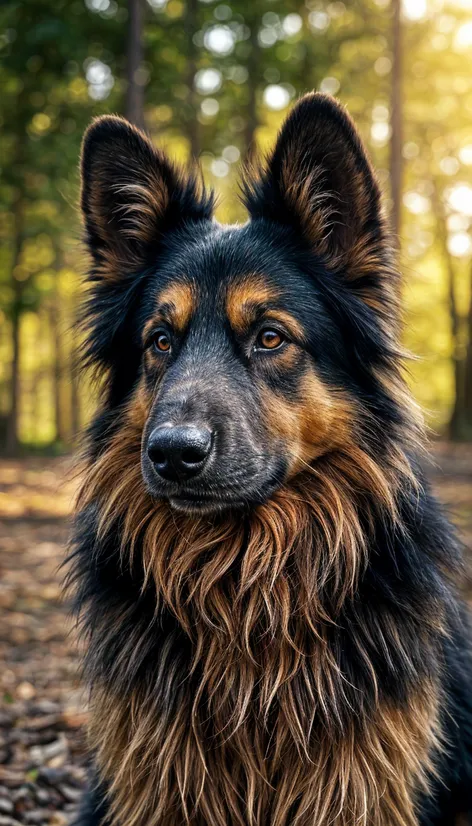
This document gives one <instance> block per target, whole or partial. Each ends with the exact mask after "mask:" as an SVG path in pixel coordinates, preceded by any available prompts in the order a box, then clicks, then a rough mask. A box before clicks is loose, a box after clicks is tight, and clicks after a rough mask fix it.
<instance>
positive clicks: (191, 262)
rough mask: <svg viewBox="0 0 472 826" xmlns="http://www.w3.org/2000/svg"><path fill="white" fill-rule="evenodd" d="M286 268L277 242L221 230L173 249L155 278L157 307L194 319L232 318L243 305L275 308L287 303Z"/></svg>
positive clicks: (241, 230)
mask: <svg viewBox="0 0 472 826" xmlns="http://www.w3.org/2000/svg"><path fill="white" fill-rule="evenodd" d="M287 266H288V264H287V262H286V261H285V260H284V257H283V254H281V253H279V252H278V250H277V248H276V246H275V245H274V244H273V243H272V244H271V245H270V246H268V245H267V244H264V240H263V239H262V238H260V237H258V236H257V234H256V235H255V234H254V233H250V232H248V231H247V230H246V228H245V227H240V228H232V227H229V228H225V229H223V228H217V229H216V230H215V231H214V232H213V233H210V234H209V235H207V236H206V237H204V238H202V239H198V238H190V239H184V240H182V241H181V243H180V245H179V244H178V243H176V244H174V245H173V246H172V247H171V248H170V250H169V255H168V257H167V260H166V262H165V266H164V267H163V268H162V269H161V270H160V272H158V273H157V274H156V279H155V285H156V289H155V306H170V307H173V308H178V311H179V313H180V314H181V315H185V316H189V315H195V314H196V313H197V312H198V310H200V309H208V308H209V309H211V310H212V311H213V312H221V311H224V312H225V314H226V315H230V314H231V313H233V314H234V313H235V312H236V310H237V308H239V307H241V306H249V305H263V304H266V305H270V304H273V303H274V302H278V301H281V300H283V295H284V293H285V291H286V290H285V284H284V281H285V280H286V274H287Z"/></svg>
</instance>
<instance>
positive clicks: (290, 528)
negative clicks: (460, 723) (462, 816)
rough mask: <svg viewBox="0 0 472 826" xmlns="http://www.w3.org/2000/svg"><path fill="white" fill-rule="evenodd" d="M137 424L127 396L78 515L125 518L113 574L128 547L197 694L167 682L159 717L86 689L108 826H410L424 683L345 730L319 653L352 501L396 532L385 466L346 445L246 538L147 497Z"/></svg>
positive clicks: (261, 511)
mask: <svg viewBox="0 0 472 826" xmlns="http://www.w3.org/2000/svg"><path fill="white" fill-rule="evenodd" d="M314 390H315V387H313V386H312V387H311V388H310V392H313V391H314ZM318 390H319V388H318V387H317V386H316V391H318ZM145 418H146V401H145V396H144V395H143V392H142V391H138V392H137V394H136V397H135V400H134V401H132V402H131V403H130V406H129V411H128V414H127V415H126V416H125V420H124V423H123V426H122V428H121V430H120V431H119V432H118V433H117V435H116V436H115V437H114V438H113V439H112V440H111V443H110V446H109V448H108V449H107V451H106V452H105V453H104V454H103V456H102V457H101V458H100V459H99V460H98V462H96V463H95V464H94V465H93V466H92V467H90V468H89V470H88V473H87V479H86V483H85V486H84V488H83V491H82V502H81V504H82V505H84V504H86V503H87V502H88V501H99V502H101V531H102V532H103V531H105V530H106V528H107V524H108V522H109V520H110V519H111V518H113V519H116V518H118V517H119V516H120V515H121V517H122V520H123V522H122V525H123V545H122V554H123V562H124V564H126V565H128V564H129V555H130V556H131V560H132V559H133V555H135V554H136V547H137V545H136V543H137V541H138V538H139V543H140V553H141V552H142V557H143V562H144V569H145V579H146V581H147V582H148V583H153V584H154V586H155V589H156V600H157V601H156V614H157V613H158V612H159V610H160V606H166V608H167V609H169V610H170V611H171V612H172V613H174V614H175V616H176V617H177V619H178V621H179V625H180V626H181V628H183V629H184V631H185V633H186V635H187V636H188V638H189V640H190V641H191V644H192V650H193V663H190V664H189V673H188V676H187V680H188V681H192V680H194V681H196V682H195V686H194V688H193V689H192V690H190V688H189V686H186V681H184V682H183V683H182V682H181V681H179V692H180V693H179V696H178V702H177V704H176V712H175V716H174V717H173V718H172V719H169V718H168V717H167V716H166V715H164V716H162V713H161V712H160V711H159V709H158V708H156V706H155V698H154V694H153V687H152V686H148V687H147V688H146V689H144V688H143V689H141V690H138V689H136V690H135V691H134V692H133V694H132V696H127V697H123V696H115V695H113V694H112V693H110V691H109V690H107V689H106V688H105V687H104V686H101V685H95V686H94V689H93V691H92V722H91V730H90V731H91V741H92V745H93V746H94V748H95V749H96V750H97V754H98V761H99V767H100V770H101V773H102V776H103V778H104V779H106V780H109V781H110V783H111V801H112V811H113V819H112V823H113V826H115V824H116V826H144V824H145V826H181V824H185V823H187V824H192V826H209V824H211V826H227V825H228V822H231V824H235V826H236V824H237V825H238V826H248V824H249V825H250V826H288V824H289V823H290V826H331V824H334V826H393V824H395V826H416V824H417V821H416V817H415V814H414V793H415V790H417V789H418V788H419V787H420V786H422V785H425V784H426V782H427V781H426V773H427V772H428V770H429V769H430V760H429V754H430V751H431V749H432V748H433V747H435V746H436V745H437V738H438V721H437V718H438V714H437V706H438V691H437V687H436V686H435V685H434V684H424V685H418V686H417V688H416V691H415V694H414V696H410V699H409V701H408V704H407V705H406V706H405V707H404V708H402V709H398V708H394V707H392V706H391V705H389V704H385V703H384V702H383V701H381V700H380V698H379V701H378V706H377V711H376V713H375V715H374V716H373V717H372V718H367V717H365V716H364V715H362V714H360V713H356V711H355V710H354V709H353V714H352V718H351V722H350V723H348V724H346V722H345V721H343V717H342V707H343V706H345V703H346V697H345V691H346V685H345V678H344V675H343V674H342V673H341V671H340V669H339V664H338V662H337V660H336V658H335V656H334V653H333V652H332V651H331V649H330V645H329V639H328V638H329V633H330V628H333V627H335V625H336V621H337V617H338V615H339V612H340V611H341V609H342V606H343V605H344V603H345V601H346V600H347V599H349V598H350V597H351V596H352V595H353V594H354V593H355V591H356V586H357V583H358V580H359V576H360V575H361V573H362V571H363V569H364V566H365V565H366V561H367V558H366V550H367V547H366V542H367V541H368V535H366V532H365V525H364V526H363V527H361V524H360V522H359V503H362V502H364V503H365V506H364V514H363V515H364V517H365V515H366V512H367V511H368V505H367V503H368V502H369V501H372V499H374V500H375V501H376V502H378V503H379V504H378V506H379V507H380V508H381V509H383V510H384V511H385V513H390V515H391V516H393V518H395V504H394V496H393V489H392V478H393V477H392V475H391V474H392V473H393V472H392V471H391V469H390V466H389V465H388V463H387V464H386V469H382V468H381V467H380V466H378V465H377V464H376V463H375V462H373V460H372V459H370V458H369V457H368V456H367V455H366V454H363V453H362V451H361V449H360V448H358V447H357V446H356V444H355V442H351V441H350V440H349V439H348V440H347V442H346V443H344V444H342V445H341V444H339V445H338V446H336V447H335V446H333V447H332V449H331V451H330V453H329V457H326V459H324V458H323V457H321V458H320V459H319V461H318V462H316V463H315V465H314V467H313V468H312V469H310V470H308V469H307V471H306V473H300V474H299V475H298V476H297V477H296V478H295V479H293V481H292V482H291V483H290V484H289V485H286V486H285V487H284V488H282V489H280V490H279V491H278V492H276V493H275V494H274V495H273V497H272V500H271V501H270V502H268V503H266V504H264V505H260V506H258V507H256V508H255V510H254V512H253V513H252V515H251V516H250V517H249V523H248V529H249V533H247V532H246V533H245V528H244V525H243V522H242V520H241V519H240V518H238V516H237V515H232V514H226V515H224V516H221V517H214V518H210V517H200V518H198V517H194V516H193V517H191V516H185V515H179V520H178V524H177V522H176V519H175V516H174V514H173V512H172V510H171V508H170V507H169V506H168V505H167V504H166V503H163V502H162V503H159V504H156V503H154V502H152V500H151V499H150V497H149V495H148V494H147V492H146V490H145V488H144V486H143V482H142V477H141V470H140V449H141V433H142V428H143V425H144V421H145ZM308 419H309V417H308ZM305 426H306V427H308V422H306V423H305ZM405 461H406V460H405ZM246 531H247V528H246ZM314 537H317V538H318V547H317V548H313V545H312V543H313V538H314ZM241 553H242V554H243V555H242V556H241ZM203 561H204V564H202V563H203ZM234 566H237V570H238V573H237V574H236V573H235V567H234ZM326 589H328V590H329V593H330V605H331V608H329V609H328V607H327V604H326V603H325V602H324V601H323V598H322V594H323V593H324V591H326ZM438 619H440V618H438ZM295 620H296V621H295ZM106 621H107V623H110V624H111V626H113V625H114V623H116V624H117V625H119V623H120V616H119V615H117V616H116V617H114V616H107V620H106ZM385 621H386V622H388V618H387V619H386V620H385ZM393 632H394V633H395V629H393ZM137 643H138V640H136V644H137ZM396 644H397V645H399V646H401V645H402V640H401V639H397V643H396ZM359 646H361V642H360V640H359ZM133 647H134V643H133V641H132V640H130V650H132V649H133ZM128 655H129V654H128ZM123 656H124V657H126V656H127V654H126V652H124V653H123ZM365 656H366V657H367V654H366V655H365ZM197 674H198V675H199V676H198V677H197V676H196V675H197ZM167 679H170V678H169V677H167ZM372 680H373V684H374V685H375V672H374V670H373V669H372ZM192 685H193V683H192ZM303 698H304V699H303ZM210 721H211V724H210ZM315 732H316V734H315ZM294 806H295V809H296V815H293V807H294Z"/></svg>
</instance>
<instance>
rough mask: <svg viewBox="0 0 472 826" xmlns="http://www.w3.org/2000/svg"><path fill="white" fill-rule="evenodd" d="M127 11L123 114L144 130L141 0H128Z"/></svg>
mask: <svg viewBox="0 0 472 826" xmlns="http://www.w3.org/2000/svg"><path fill="white" fill-rule="evenodd" d="M128 10H129V21H128V35H127V39H128V42H127V64H126V79H127V88H126V105H125V113H126V117H127V118H128V120H129V121H131V123H134V124H135V125H136V126H138V127H139V128H140V129H144V128H145V121H144V84H143V76H142V73H141V72H142V62H143V4H142V0H128Z"/></svg>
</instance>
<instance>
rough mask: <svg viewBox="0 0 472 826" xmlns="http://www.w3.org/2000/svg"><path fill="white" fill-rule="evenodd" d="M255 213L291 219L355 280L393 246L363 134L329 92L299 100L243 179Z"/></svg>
mask: <svg viewBox="0 0 472 826" xmlns="http://www.w3.org/2000/svg"><path fill="white" fill-rule="evenodd" d="M243 190H244V199H245V203H246V206H247V208H248V211H249V214H250V216H251V218H252V219H257V218H268V219H270V220H273V221H276V222H278V223H284V224H289V225H291V226H293V227H294V228H295V229H296V231H297V232H298V233H299V234H300V235H302V236H303V238H304V240H305V242H306V243H307V244H308V246H309V247H310V248H311V249H312V250H313V251H314V252H316V253H317V254H318V255H319V256H320V257H321V258H322V259H323V260H324V261H325V263H326V264H327V265H328V266H329V267H331V268H333V269H335V270H342V272H343V274H345V275H346V276H347V277H349V278H351V279H352V280H357V279H362V276H363V275H367V274H368V273H370V274H372V272H373V271H374V270H375V269H376V267H378V265H380V264H381V263H382V262H381V261H380V259H383V258H384V256H385V255H386V254H388V249H389V246H388V244H387V233H386V227H385V222H384V218H383V216H382V208H381V202H380V190H379V187H378V184H377V182H376V179H375V175H374V173H373V170H372V167H371V165H370V163H369V160H368V158H367V155H366V153H365V150H364V147H363V145H362V142H361V139H360V137H359V134H358V132H357V130H356V128H355V126H354V124H353V122H352V120H351V118H350V117H349V115H348V114H347V112H346V110H345V109H344V108H343V107H342V106H341V105H340V104H339V103H337V102H336V101H335V100H334V99H333V98H332V97H329V96H327V95H321V94H308V95H306V96H305V97H303V98H302V99H301V100H300V101H299V102H298V103H297V104H296V105H295V107H294V109H293V110H292V112H291V113H290V115H289V116H288V118H287V120H286V121H285V123H284V125H283V126H282V129H281V132H280V134H279V136H278V139H277V142H276V145H275V149H274V150H273V152H272V154H271V155H270V156H269V158H268V160H267V162H266V164H265V167H264V168H263V169H262V170H260V171H259V172H256V173H255V174H254V173H252V172H249V173H248V174H247V176H246V180H245V182H244V184H243Z"/></svg>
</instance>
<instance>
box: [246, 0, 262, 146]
mask: <svg viewBox="0 0 472 826" xmlns="http://www.w3.org/2000/svg"><path fill="white" fill-rule="evenodd" d="M251 17H252V19H249V20H248V21H247V22H248V23H249V26H250V30H251V36H250V38H249V44H250V47H251V50H250V52H249V56H248V59H247V63H246V66H247V70H248V73H249V77H248V81H247V90H248V95H249V97H248V101H247V108H246V128H245V130H244V142H245V154H246V160H248V161H251V158H252V157H253V155H254V154H255V151H256V146H255V134H256V129H257V126H258V119H257V86H258V83H257V81H258V78H259V71H258V70H259V49H260V46H259V41H258V39H257V32H258V25H257V18H256V17H255V16H254V15H251Z"/></svg>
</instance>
